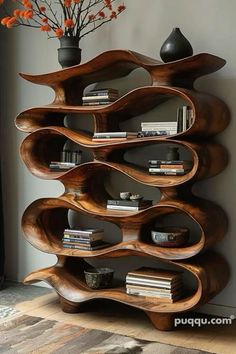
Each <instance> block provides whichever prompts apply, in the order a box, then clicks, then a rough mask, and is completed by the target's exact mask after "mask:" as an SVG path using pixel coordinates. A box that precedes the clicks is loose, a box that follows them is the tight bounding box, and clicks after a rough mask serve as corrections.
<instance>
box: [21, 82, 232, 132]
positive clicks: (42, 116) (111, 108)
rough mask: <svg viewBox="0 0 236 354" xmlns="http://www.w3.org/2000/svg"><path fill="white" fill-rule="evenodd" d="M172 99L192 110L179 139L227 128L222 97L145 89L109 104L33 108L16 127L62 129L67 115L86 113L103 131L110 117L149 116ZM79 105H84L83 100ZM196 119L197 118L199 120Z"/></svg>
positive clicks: (180, 89) (148, 87) (227, 116)
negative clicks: (191, 118) (191, 114)
mask: <svg viewBox="0 0 236 354" xmlns="http://www.w3.org/2000/svg"><path fill="white" fill-rule="evenodd" d="M173 97H180V98H182V99H183V100H184V101H185V102H186V104H187V105H188V106H189V107H191V108H192V110H193V122H192V125H191V126H190V127H189V128H188V129H187V130H186V131H184V132H181V133H178V134H177V136H180V137H182V136H183V137H185V136H192V135H201V136H202V135H206V136H209V135H214V134H217V133H219V132H220V131H222V130H223V129H225V127H226V126H227V124H228V122H229V111H228V108H227V106H226V105H225V103H224V102H222V101H221V100H220V99H219V98H216V97H214V96H211V95H208V94H203V93H200V92H196V91H193V90H187V89H184V88H176V87H165V86H158V87H156V86H145V87H140V88H137V89H134V90H132V91H130V92H129V93H127V94H126V95H124V96H122V97H121V98H119V99H118V100H116V101H115V102H112V103H111V104H108V105H102V106H81V105H78V103H77V105H69V104H65V103H63V104H55V103H53V104H49V105H47V106H43V107H34V108H30V109H27V110H25V111H23V112H22V113H20V114H19V115H18V116H17V117H16V126H17V128H18V129H19V130H22V131H24V132H28V133H29V132H33V131H35V130H36V129H39V128H42V127H47V126H51V125H53V126H63V125H64V118H65V115H66V114H70V115H72V114H74V115H76V116H75V117H74V119H79V117H80V115H81V114H84V113H86V114H92V115H93V117H94V126H95V129H94V130H95V131H100V129H101V127H103V128H104V127H105V126H106V125H107V126H109V124H111V123H110V122H109V121H110V119H111V115H112V124H118V122H121V121H124V120H128V119H130V118H132V117H135V116H138V115H140V114H143V113H146V112H148V111H150V110H152V109H153V108H155V107H157V106H158V105H159V104H161V103H162V102H164V101H166V100H167V99H170V98H173ZM79 103H80V104H81V101H80V102H79ZM216 107H217V109H216ZM101 115H102V123H101V118H100V116H101ZM196 117H198V119H197V120H196ZM200 118H201V119H200ZM100 125H101V126H100ZM107 131H109V128H108V130H107Z"/></svg>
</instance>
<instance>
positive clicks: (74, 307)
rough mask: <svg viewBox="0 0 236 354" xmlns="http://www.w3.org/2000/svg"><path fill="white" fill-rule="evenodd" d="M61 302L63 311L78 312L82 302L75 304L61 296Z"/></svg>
mask: <svg viewBox="0 0 236 354" xmlns="http://www.w3.org/2000/svg"><path fill="white" fill-rule="evenodd" d="M59 299H60V304H61V308H62V311H63V312H66V313H78V312H80V304H75V303H73V302H70V301H68V300H66V299H64V298H63V297H62V296H59Z"/></svg>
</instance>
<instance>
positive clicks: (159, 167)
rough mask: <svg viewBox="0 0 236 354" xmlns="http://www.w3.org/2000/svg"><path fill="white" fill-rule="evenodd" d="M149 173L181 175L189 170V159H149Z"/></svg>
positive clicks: (190, 166) (190, 163)
mask: <svg viewBox="0 0 236 354" xmlns="http://www.w3.org/2000/svg"><path fill="white" fill-rule="evenodd" d="M148 162H149V169H148V171H149V174H150V175H162V176H165V175H166V176H170V175H174V176H182V175H184V174H186V173H187V172H188V171H190V170H191V168H192V166H193V162H192V161H190V160H170V161H168V160H149V161H148Z"/></svg>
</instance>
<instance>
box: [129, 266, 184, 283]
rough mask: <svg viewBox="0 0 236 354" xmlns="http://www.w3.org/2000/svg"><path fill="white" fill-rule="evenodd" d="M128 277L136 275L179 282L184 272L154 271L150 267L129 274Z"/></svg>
mask: <svg viewBox="0 0 236 354" xmlns="http://www.w3.org/2000/svg"><path fill="white" fill-rule="evenodd" d="M128 275H134V276H137V275H138V276H139V277H145V278H153V279H163V280H168V281H173V280H179V279H181V277H182V272H178V271H172V270H166V269H154V268H149V267H141V268H139V269H136V270H134V271H131V272H129V273H128Z"/></svg>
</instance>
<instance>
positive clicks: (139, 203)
mask: <svg viewBox="0 0 236 354" xmlns="http://www.w3.org/2000/svg"><path fill="white" fill-rule="evenodd" d="M107 205H120V206H131V207H139V206H150V205H152V200H143V199H142V200H123V199H108V201H107Z"/></svg>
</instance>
